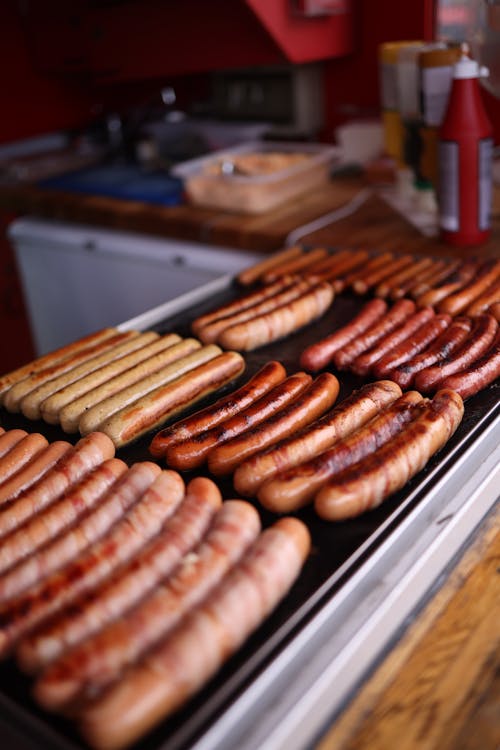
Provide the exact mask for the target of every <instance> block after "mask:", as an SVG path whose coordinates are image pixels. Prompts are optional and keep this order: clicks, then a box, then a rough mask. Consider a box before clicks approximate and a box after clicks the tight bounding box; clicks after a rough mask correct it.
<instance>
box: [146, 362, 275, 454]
mask: <svg viewBox="0 0 500 750" xmlns="http://www.w3.org/2000/svg"><path fill="white" fill-rule="evenodd" d="M285 377H286V370H285V368H284V367H283V365H282V364H281V363H280V362H276V361H271V362H267V363H266V364H265V365H264V366H263V367H262V368H261V369H260V370H259V371H258V372H257V373H256V374H255V375H254V376H253V377H252V378H250V380H249V381H248V382H247V383H245V384H244V385H243V386H241V388H239V389H238V390H237V391H233V392H232V393H229V394H228V395H227V396H223V397H222V398H220V399H219V400H218V401H216V402H215V403H214V404H212V405H211V406H207V407H205V409H201V410H200V411H197V412H196V413H195V414H193V415H192V416H190V417H187V418H186V419H183V420H181V421H179V422H175V423H174V424H173V425H172V426H171V427H166V428H165V429H164V430H161V432H159V433H157V434H156V435H155V436H154V438H153V440H152V441H151V443H150V446H149V452H150V453H151V454H152V455H153V456H154V457H155V458H161V457H162V456H164V455H165V453H166V451H167V448H169V447H170V446H171V445H174V444H175V443H181V442H183V441H186V440H191V439H192V438H194V437H195V436H196V435H200V434H201V433H205V432H206V431H207V430H210V429H212V428H213V427H217V425H219V424H220V423H221V422H225V421H226V420H228V419H229V418H230V417H233V416H235V415H236V414H238V413H240V412H241V411H243V409H246V408H247V407H248V406H250V405H251V404H253V403H254V402H255V401H257V399H259V398H261V397H262V396H264V395H265V394H266V393H268V392H269V391H270V390H271V389H272V388H274V386H276V385H278V383H281V382H282V381H283V380H284V379H285Z"/></svg>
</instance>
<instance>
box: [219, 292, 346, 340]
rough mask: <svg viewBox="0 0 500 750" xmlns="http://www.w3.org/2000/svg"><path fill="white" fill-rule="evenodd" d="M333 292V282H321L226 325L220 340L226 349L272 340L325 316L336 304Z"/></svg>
mask: <svg viewBox="0 0 500 750" xmlns="http://www.w3.org/2000/svg"><path fill="white" fill-rule="evenodd" d="M333 296H334V295H333V289H332V287H331V285H330V284H329V283H328V282H326V281H323V282H320V283H319V284H316V285H315V286H312V287H311V288H310V289H309V290H308V291H307V292H305V293H304V294H302V295H301V296H300V297H297V298H296V299H294V300H292V302H289V303H288V304H286V305H282V306H281V307H277V308H276V309H275V310H272V311H271V312H268V313H264V314H263V315H258V316H257V317H255V318H251V319H250V320H247V321H245V322H244V323H238V324H237V325H234V326H231V327H230V328H226V329H225V330H224V331H223V332H222V333H221V335H220V337H219V343H220V344H221V346H224V347H225V348H226V349H237V350H239V351H251V350H252V349H256V348H257V347H259V346H264V345H265V344H270V343H271V342H273V341H276V340H278V339H281V338H283V337H284V336H288V335H289V334H290V333H293V332H294V331H297V330H298V329H299V328H302V327H303V326H305V325H307V324H309V323H312V321H313V320H316V319H317V318H319V317H321V316H322V315H323V314H324V313H325V312H326V311H327V310H328V308H329V307H330V305H331V304H332V302H333Z"/></svg>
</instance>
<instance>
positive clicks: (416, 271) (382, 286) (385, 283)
mask: <svg viewBox="0 0 500 750" xmlns="http://www.w3.org/2000/svg"><path fill="white" fill-rule="evenodd" d="M433 263H434V261H433V260H432V258H421V259H420V260H418V261H414V260H412V262H410V263H407V264H406V265H404V266H403V267H402V269H401V270H399V271H396V272H394V273H392V274H391V275H390V276H388V277H387V278H385V279H383V280H382V281H380V282H379V284H377V286H376V287H375V289H374V294H375V296H376V297H389V295H392V297H391V298H392V299H399V298H400V297H402V296H403V295H404V292H402V293H401V292H400V290H401V289H403V286H402V285H403V284H404V283H406V282H408V283H412V284H413V283H414V282H415V279H416V278H418V277H419V276H420V274H421V273H422V272H423V271H427V270H428V269H429V267H430V266H432V265H433ZM409 280H411V282H409Z"/></svg>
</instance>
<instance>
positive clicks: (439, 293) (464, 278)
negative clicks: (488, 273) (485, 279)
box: [415, 260, 480, 312]
mask: <svg viewBox="0 0 500 750" xmlns="http://www.w3.org/2000/svg"><path fill="white" fill-rule="evenodd" d="M479 267H480V264H479V263H478V262H477V261H473V260H471V261H468V262H467V263H462V264H461V265H460V266H458V268H457V270H456V271H455V272H454V273H453V274H452V275H451V276H449V277H448V278H447V279H446V280H445V283H444V284H443V285H442V286H434V287H433V288H432V289H429V291H427V292H424V293H423V294H420V295H419V296H418V297H416V298H415V301H416V303H417V306H418V307H427V306H428V305H430V306H431V307H437V305H438V304H439V303H440V302H441V300H443V299H444V298H445V297H448V296H449V295H450V294H455V292H457V291H459V290H460V289H462V287H464V286H465V285H466V284H468V283H469V281H471V280H472V279H473V278H474V277H475V275H476V274H477V272H478V270H479ZM443 312H444V311H443Z"/></svg>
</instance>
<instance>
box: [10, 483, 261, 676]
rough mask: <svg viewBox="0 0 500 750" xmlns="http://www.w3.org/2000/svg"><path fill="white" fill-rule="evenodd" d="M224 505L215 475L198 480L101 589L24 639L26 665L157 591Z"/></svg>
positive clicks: (54, 655)
mask: <svg viewBox="0 0 500 750" xmlns="http://www.w3.org/2000/svg"><path fill="white" fill-rule="evenodd" d="M175 473H176V472H169V474H171V475H173V474H175ZM176 481H177V484H179V488H180V497H182V496H183V495H184V484H183V482H182V480H181V478H180V477H179V475H177V480H176ZM221 504H222V497H221V494H220V491H219V489H218V488H217V486H216V485H215V484H214V483H213V482H211V481H210V479H206V478H205V477H196V478H195V479H193V480H192V481H191V482H190V483H189V485H188V488H187V491H186V496H185V498H184V500H183V501H182V502H181V503H180V505H179V506H178V508H177V510H176V512H175V513H174V514H173V515H172V516H171V517H170V518H169V519H168V520H167V521H166V522H165V524H164V526H163V528H162V529H161V530H160V532H159V534H158V536H156V537H155V538H154V539H152V541H151V542H149V544H147V545H146V546H145V547H144V548H143V549H141V550H139V552H138V554H137V555H136V557H135V558H133V559H132V560H131V561H130V562H129V563H128V564H127V563H126V564H125V566H122V567H120V569H119V570H118V571H117V572H116V574H114V575H112V576H111V577H110V578H108V579H107V580H106V581H104V583H103V585H101V586H100V587H99V588H98V589H96V590H94V591H91V592H89V593H88V594H86V595H85V596H83V597H80V598H79V599H77V600H76V601H75V602H73V604H72V606H71V607H70V609H69V610H66V609H63V610H62V611H61V612H60V613H59V614H58V617H57V618H56V619H55V620H54V621H53V622H51V623H50V622H49V623H47V625H45V626H43V625H42V627H41V628H39V630H38V631H37V632H35V633H33V634H32V635H31V636H28V637H27V638H25V639H24V641H23V642H22V643H21V644H20V646H19V648H18V650H17V657H18V661H19V662H20V664H21V665H22V666H23V668H24V669H25V670H27V671H29V672H34V671H38V670H40V669H41V668H43V667H44V666H45V665H46V664H48V663H49V662H51V661H53V660H55V659H58V658H59V657H60V656H61V655H62V654H63V653H64V652H65V651H66V650H68V649H69V648H71V647H73V646H74V645H76V644H77V643H80V642H81V641H82V640H84V639H85V638H88V637H89V636H91V635H93V634H94V633H96V632H97V631H98V630H100V629H101V628H102V627H104V626H105V625H108V624H109V623H110V622H112V621H114V620H117V619H119V618H121V617H122V616H123V615H124V613H125V612H126V611H127V612H128V610H129V609H130V608H131V607H133V606H135V605H136V604H137V603H138V602H139V601H140V600H142V599H144V598H145V597H146V596H148V595H150V594H152V593H153V591H154V590H155V589H156V588H158V587H160V586H161V585H162V582H163V581H164V580H165V579H166V578H167V577H168V576H169V575H170V574H171V573H172V571H173V570H174V569H175V566H176V565H178V564H179V563H180V561H181V560H182V558H183V556H184V555H186V554H187V553H188V552H189V550H190V549H192V548H193V547H194V545H195V544H198V543H199V541H200V539H201V538H202V537H203V536H204V534H205V533H206V531H207V529H208V528H209V526H210V523H211V522H212V519H213V517H214V515H215V513H216V512H217V511H218V510H219V509H220V507H221ZM256 533H257V532H256ZM75 610H76V611H75Z"/></svg>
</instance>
